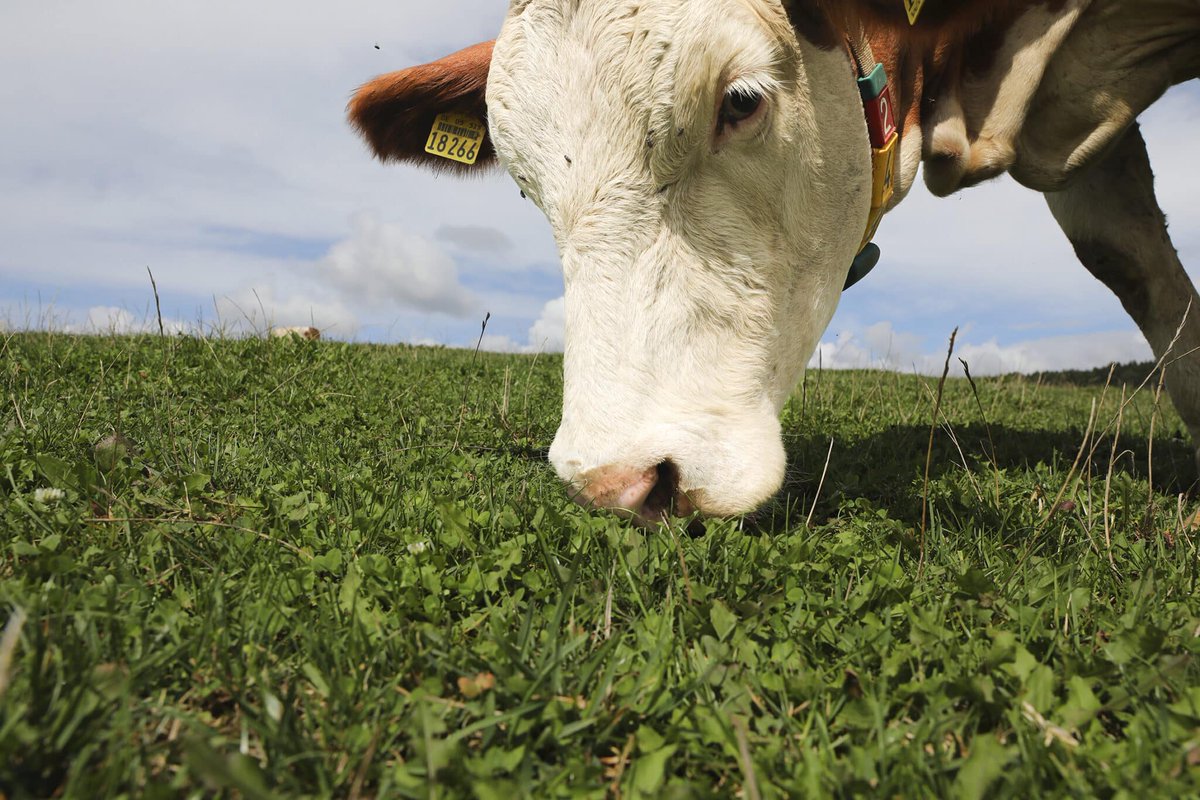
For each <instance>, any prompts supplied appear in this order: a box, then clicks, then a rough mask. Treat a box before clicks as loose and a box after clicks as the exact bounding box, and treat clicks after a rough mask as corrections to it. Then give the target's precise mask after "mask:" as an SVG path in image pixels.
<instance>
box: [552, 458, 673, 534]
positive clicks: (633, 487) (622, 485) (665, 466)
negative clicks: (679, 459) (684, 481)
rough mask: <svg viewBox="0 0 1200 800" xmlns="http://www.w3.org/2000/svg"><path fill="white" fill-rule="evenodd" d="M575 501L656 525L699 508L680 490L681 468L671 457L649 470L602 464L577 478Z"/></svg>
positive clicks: (646, 523)
mask: <svg viewBox="0 0 1200 800" xmlns="http://www.w3.org/2000/svg"><path fill="white" fill-rule="evenodd" d="M576 486H577V487H578V491H577V492H576V494H575V501H576V502H577V503H580V504H581V505H584V506H596V507H597V508H607V509H611V510H613V511H616V512H618V513H624V514H627V515H629V516H631V517H632V518H633V519H634V520H636V521H637V522H639V523H641V524H643V525H653V524H655V523H657V522H659V521H660V520H661V519H662V518H663V517H664V516H665V515H669V514H674V515H675V516H680V517H684V516H688V515H690V514H691V513H692V512H693V511H694V510H695V507H694V506H693V504H692V501H691V500H690V499H689V498H688V496H687V494H685V493H684V492H682V491H680V490H679V468H678V467H677V466H675V464H674V462H672V461H670V460H669V459H668V460H666V461H663V462H661V463H660V464H658V465H656V466H653V467H648V468H646V469H640V470H639V469H630V468H628V467H622V466H607V467H599V468H597V469H593V470H590V471H588V472H587V473H585V474H583V475H581V476H579V477H578V478H577V479H576Z"/></svg>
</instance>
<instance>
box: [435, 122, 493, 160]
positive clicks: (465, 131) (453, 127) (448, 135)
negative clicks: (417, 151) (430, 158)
mask: <svg viewBox="0 0 1200 800" xmlns="http://www.w3.org/2000/svg"><path fill="white" fill-rule="evenodd" d="M484 131H485V128H484V125H483V122H482V121H481V120H479V119H478V118H476V117H472V116H471V115H469V114H438V115H437V118H436V119H434V121H433V129H432V130H431V131H429V138H428V139H427V140H426V141H425V152H426V153H430V154H431V155H435V156H441V157H442V158H448V159H450V160H451V161H458V162H459V163H462V164H474V163H475V159H477V158H478V157H479V149H480V148H481V147H482V146H483V134H484Z"/></svg>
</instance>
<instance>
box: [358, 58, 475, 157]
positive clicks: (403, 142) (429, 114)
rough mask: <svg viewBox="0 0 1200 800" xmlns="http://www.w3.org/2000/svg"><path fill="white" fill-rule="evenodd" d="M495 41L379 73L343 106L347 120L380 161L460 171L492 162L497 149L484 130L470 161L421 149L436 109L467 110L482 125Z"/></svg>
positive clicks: (440, 110)
mask: <svg viewBox="0 0 1200 800" xmlns="http://www.w3.org/2000/svg"><path fill="white" fill-rule="evenodd" d="M493 44H495V42H481V43H479V44H476V45H472V46H471V47H468V48H466V49H465V50H459V51H458V52H457V53H452V54H451V55H448V56H446V57H445V58H442V59H439V60H437V61H434V62H432V63H430V64H422V65H421V66H419V67H409V68H408V69H403V70H400V71H399V72H392V73H389V74H387V75H380V76H379V77H378V78H376V79H375V80H373V81H371V82H370V83H368V84H366V85H364V86H362V87H360V88H359V90H358V91H357V92H355V93H354V97H353V98H352V99H351V100H350V105H349V106H348V107H347V109H346V111H347V114H348V115H349V117H350V124H351V125H353V126H354V127H355V128H356V129H357V130H358V132H359V133H360V134H362V137H363V138H364V139H366V140H367V144H369V145H371V149H372V150H374V151H375V155H376V156H378V157H379V159H380V160H381V161H408V162H411V163H414V164H420V165H422V166H427V167H432V168H434V169H455V170H462V171H467V170H472V169H477V168H479V167H481V166H484V165H488V164H493V163H495V160H496V151H495V149H494V148H493V147H492V140H491V137H490V136H488V135H487V134H486V133H485V134H484V137H483V144H482V145H481V146H480V148H479V157H478V158H477V160H476V161H475V164H474V165H470V166H468V165H467V164H462V163H460V162H457V161H450V160H448V159H445V158H441V157H439V156H434V155H430V154H429V153H426V152H425V141H426V139H427V138H428V137H429V132H430V130H431V129H432V128H433V120H434V118H435V117H437V115H438V114H444V113H447V112H455V113H459V114H468V115H470V116H473V117H476V118H478V119H479V120H480V121H481V122H483V123H484V124H485V125H486V123H487V101H486V100H485V99H484V92H485V91H486V89H487V78H488V68H489V67H490V66H491V63H492V45H493Z"/></svg>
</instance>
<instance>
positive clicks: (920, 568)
mask: <svg viewBox="0 0 1200 800" xmlns="http://www.w3.org/2000/svg"><path fill="white" fill-rule="evenodd" d="M957 337H958V328H957V327H956V328H955V329H954V330H952V331H951V332H950V345H949V347H947V348H946V363H945V365H944V366H943V367H942V378H941V380H939V381H938V388H937V399H936V400H935V401H934V404H933V419H932V420H930V422H929V445H928V447H926V448H925V481H924V483H923V485H922V487H921V540H920V549H921V555H920V559H919V561H918V562H917V580H920V579H921V577H922V576H923V575H924V574H925V530H926V526H927V525H928V523H929V467H930V465H931V464H932V463H933V432H934V431H935V430H936V429H937V420H938V413H939V412H940V411H941V409H942V392H943V391H944V390H945V388H946V376H947V375H949V374H950V356H951V355H953V354H954V340H955V339H956V338H957Z"/></svg>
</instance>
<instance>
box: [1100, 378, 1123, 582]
mask: <svg viewBox="0 0 1200 800" xmlns="http://www.w3.org/2000/svg"><path fill="white" fill-rule="evenodd" d="M1124 413H1125V387H1124V386H1122V387H1121V405H1120V406H1118V407H1117V429H1116V431H1114V432H1113V437H1112V446H1111V447H1110V448H1109V451H1108V469H1106V470H1105V471H1104V515H1103V516H1104V547H1105V548H1106V549H1107V551H1108V566H1109V567H1110V568H1111V569H1112V571H1113V573H1114V574H1115V573H1116V571H1117V563H1116V561H1114V560H1113V554H1112V520H1111V518H1110V515H1109V511H1108V500H1109V497H1110V496H1111V494H1112V474H1113V467H1115V466H1116V462H1117V444H1118V443H1119V442H1120V440H1121V422H1122V421H1123V418H1124ZM1122 455H1124V454H1122Z"/></svg>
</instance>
